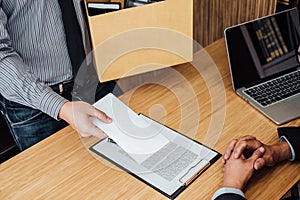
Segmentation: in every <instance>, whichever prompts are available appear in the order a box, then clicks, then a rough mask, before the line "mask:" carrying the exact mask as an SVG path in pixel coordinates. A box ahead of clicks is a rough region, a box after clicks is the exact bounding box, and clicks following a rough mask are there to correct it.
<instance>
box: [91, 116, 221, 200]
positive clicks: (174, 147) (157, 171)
mask: <svg viewBox="0 0 300 200" xmlns="http://www.w3.org/2000/svg"><path fill="white" fill-rule="evenodd" d="M139 116H140V117H141V118H143V119H144V120H146V121H148V122H151V123H157V124H160V123H159V122H156V121H155V120H153V119H151V118H149V117H147V116H145V115H143V114H139ZM160 125H161V126H162V127H164V129H162V132H161V134H163V135H164V136H165V137H167V138H168V139H169V140H170V141H171V142H170V143H168V144H167V145H165V147H163V148H162V149H161V150H159V151H158V152H156V153H154V154H153V155H151V156H150V157H149V158H148V159H147V160H145V161H144V162H143V163H138V162H136V161H135V160H134V159H132V158H131V157H130V156H129V155H128V154H127V153H126V152H125V151H123V150H122V149H121V148H120V147H119V146H118V145H117V144H116V143H115V142H114V141H113V140H112V139H110V138H106V139H103V140H101V141H99V142H97V143H96V144H94V145H92V146H91V147H90V150H91V151H92V152H94V153H96V154H97V155H99V156H101V157H103V158H105V159H106V160H108V161H109V162H111V163H112V164H114V165H116V166H117V167H119V168H120V169H122V170H124V171H125V172H127V173H129V174H130V175H132V176H134V177H135V178H137V179H138V180H140V181H142V182H144V183H145V184H147V185H148V186H150V187H152V188H153V189H155V190H156V191H158V192H160V193H161V194H163V195H164V196H166V197H167V198H169V199H175V198H176V197H177V196H178V195H179V194H180V193H181V192H183V191H184V190H185V189H186V188H187V187H188V186H189V185H190V184H191V183H192V182H194V181H195V180H196V178H197V177H199V176H200V175H201V174H202V173H203V172H204V171H205V170H206V169H208V168H209V167H210V166H211V165H212V164H213V163H215V162H216V161H217V160H218V159H219V158H220V157H221V154H220V153H218V152H217V151H215V150H213V149H211V148H209V147H207V146H205V145H203V144H201V143H199V142H198V141H196V140H193V139H191V138H189V137H187V136H185V135H183V134H181V133H179V132H177V131H175V130H173V129H171V128H169V127H167V126H165V125H162V124H160ZM168 151H169V152H168ZM166 152H167V153H166ZM180 152H181V153H180ZM164 153H166V155H167V156H164ZM174 155H175V157H174ZM172 156H173V157H172ZM176 156H177V157H176ZM158 157H162V159H161V160H158V159H157V158H158ZM187 161H188V162H190V163H188V162H187ZM151 164H153V166H151ZM174 171H175V173H174Z"/></svg>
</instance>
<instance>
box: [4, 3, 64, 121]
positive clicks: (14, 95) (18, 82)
mask: <svg viewBox="0 0 300 200" xmlns="http://www.w3.org/2000/svg"><path fill="white" fill-rule="evenodd" d="M6 24H7V16H6V14H5V13H4V11H3V9H2V8H1V7H0V93H1V95H2V96H3V97H5V98H6V99H8V100H10V101H14V102H17V103H20V104H23V105H26V106H29V107H32V108H34V109H38V110H41V111H42V112H44V113H46V114H48V115H50V116H51V117H53V118H55V119H57V116H58V113H59V110H60V109H61V107H62V105H63V104H64V103H65V102H67V100H66V99H64V98H63V97H61V96H60V95H58V94H57V93H55V92H54V91H52V89H51V88H50V87H48V86H47V85H45V84H44V83H43V82H41V81H40V80H39V79H38V78H37V77H36V76H35V75H34V74H32V73H30V70H29V67H28V66H27V65H26V64H25V63H24V62H23V60H22V58H21V56H20V55H19V54H18V53H17V52H16V51H15V50H14V48H13V47H12V44H11V40H10V36H9V33H8V31H7V29H6Z"/></svg>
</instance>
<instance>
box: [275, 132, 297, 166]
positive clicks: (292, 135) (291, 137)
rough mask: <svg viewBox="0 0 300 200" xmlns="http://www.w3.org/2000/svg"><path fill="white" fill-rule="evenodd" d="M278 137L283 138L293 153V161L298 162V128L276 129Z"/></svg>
mask: <svg viewBox="0 0 300 200" xmlns="http://www.w3.org/2000/svg"><path fill="white" fill-rule="evenodd" d="M278 135H279V137H281V136H285V137H286V139H287V140H288V141H289V143H290V144H291V145H292V147H293V149H294V151H295V154H296V155H295V161H299V160H300V127H282V128H278Z"/></svg>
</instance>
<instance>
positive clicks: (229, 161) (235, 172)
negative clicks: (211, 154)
mask: <svg viewBox="0 0 300 200" xmlns="http://www.w3.org/2000/svg"><path fill="white" fill-rule="evenodd" d="M286 148H288V149H289V147H288V144H287V143H286V142H282V143H277V144H274V145H266V144H264V143H262V142H260V141H259V140H257V139H256V138H255V137H254V136H249V135H247V136H243V137H241V138H239V139H234V140H232V141H231V142H230V143H229V145H228V147H227V148H226V150H225V153H224V156H223V158H222V162H223V164H224V182H223V187H233V188H237V189H241V190H243V189H244V187H245V185H246V184H247V182H248V181H249V179H250V178H251V176H252V175H253V173H254V171H255V170H259V169H261V168H263V167H264V166H268V167H271V166H274V165H275V164H276V163H278V162H280V161H282V160H284V159H287V158H288V157H287V156H288V154H285V153H284V152H287V151H286Z"/></svg>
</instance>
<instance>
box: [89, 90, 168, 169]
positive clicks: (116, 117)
mask: <svg viewBox="0 0 300 200" xmlns="http://www.w3.org/2000/svg"><path fill="white" fill-rule="evenodd" d="M94 106H95V107H96V108H98V109H100V110H101V111H103V112H105V113H106V114H107V115H108V116H109V117H111V118H112V123H110V124H106V123H103V122H101V121H100V120H98V119H93V123H94V124H95V125H96V126H97V127H98V128H100V129H101V130H103V131H104V132H105V133H106V134H107V135H108V136H109V137H110V138H111V139H113V140H114V141H115V142H116V143H117V144H118V145H119V146H120V147H121V148H122V149H123V150H124V151H125V152H127V153H128V154H129V155H130V156H131V157H132V158H133V159H135V160H136V161H137V162H138V163H141V162H143V161H144V160H145V159H147V158H148V157H149V156H151V155H152V154H153V153H154V152H157V151H158V150H160V149H161V148H162V147H164V146H165V145H166V144H167V143H168V142H169V140H168V139H167V138H166V137H164V136H163V134H161V133H162V131H164V126H162V125H160V124H158V123H151V122H149V121H146V120H145V119H143V118H142V117H140V116H139V115H138V114H137V113H135V112H134V111H133V110H131V109H130V108H129V107H128V106H127V105H125V104H124V103H123V102H122V101H120V100H119V99H118V98H117V97H115V96H114V95H113V94H111V93H110V94H108V95H106V96H105V97H103V98H102V99H100V100H99V101H97V102H96V103H95V104H94Z"/></svg>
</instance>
